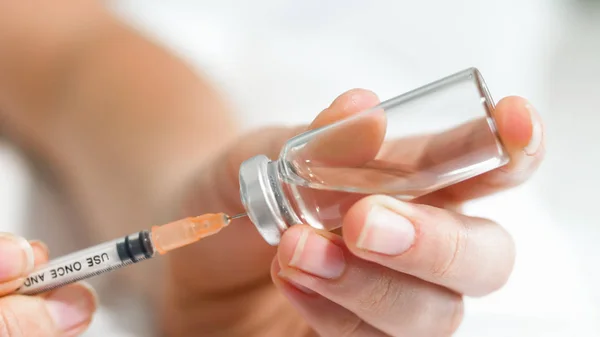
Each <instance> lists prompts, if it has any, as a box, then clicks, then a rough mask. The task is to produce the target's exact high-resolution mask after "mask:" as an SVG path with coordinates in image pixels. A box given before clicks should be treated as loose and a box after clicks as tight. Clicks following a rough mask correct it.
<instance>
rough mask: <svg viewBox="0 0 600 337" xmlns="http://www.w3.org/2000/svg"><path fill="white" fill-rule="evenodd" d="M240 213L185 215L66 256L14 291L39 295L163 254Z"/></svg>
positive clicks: (213, 231)
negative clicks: (232, 214) (231, 214)
mask: <svg viewBox="0 0 600 337" xmlns="http://www.w3.org/2000/svg"><path fill="white" fill-rule="evenodd" d="M242 216H245V214H238V215H234V216H231V217H230V216H228V215H227V214H224V213H217V214H204V215H201V216H198V217H190V218H185V219H181V220H177V221H174V222H171V223H168V224H166V225H162V226H154V227H152V228H151V230H150V231H147V230H143V231H140V232H137V233H134V234H131V235H128V236H125V237H123V238H120V239H116V240H113V241H109V242H105V243H102V244H99V245H97V246H93V247H90V248H87V249H83V250H80V251H78V252H74V253H71V254H68V255H65V256H63V257H60V258H58V259H55V260H51V261H50V262H48V263H46V264H44V265H41V266H39V267H38V268H36V269H35V270H34V271H33V272H31V273H30V274H29V275H28V276H27V277H25V280H24V283H23V285H22V286H21V287H20V288H19V289H18V290H16V291H15V293H18V294H24V295H35V294H39V293H42V292H46V291H48V290H52V289H55V288H58V287H62V286H64V285H67V284H69V283H73V282H77V281H80V280H83V279H87V278H90V277H92V276H96V275H100V274H102V273H105V272H108V271H111V270H115V269H118V268H121V267H124V266H127V265H129V264H133V263H136V262H140V261H143V260H147V259H150V258H152V257H154V256H155V255H156V253H157V252H158V253H159V254H161V255H162V254H166V253H167V252H169V251H171V250H174V249H177V248H180V247H183V246H186V245H189V244H191V243H194V242H196V241H198V240H200V239H202V238H204V237H207V236H210V235H213V234H216V233H217V232H219V231H220V230H221V229H222V228H223V227H225V226H227V225H228V224H229V223H230V222H231V220H233V219H237V218H239V217H242Z"/></svg>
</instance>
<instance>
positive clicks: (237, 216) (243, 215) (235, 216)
mask: <svg viewBox="0 0 600 337" xmlns="http://www.w3.org/2000/svg"><path fill="white" fill-rule="evenodd" d="M245 216H248V214H247V213H239V214H236V215H232V216H230V217H229V220H235V219H239V218H243V217H245Z"/></svg>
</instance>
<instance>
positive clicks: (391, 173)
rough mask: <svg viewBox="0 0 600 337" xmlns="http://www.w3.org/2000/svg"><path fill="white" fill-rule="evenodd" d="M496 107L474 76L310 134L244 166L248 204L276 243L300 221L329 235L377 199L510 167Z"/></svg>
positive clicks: (465, 74)
mask: <svg viewBox="0 0 600 337" xmlns="http://www.w3.org/2000/svg"><path fill="white" fill-rule="evenodd" d="M493 109H494V102H493V100H492V98H491V96H490V94H489V92H488V90H487V87H486V85H485V83H484V80H483V78H482V76H481V74H480V73H479V71H477V70H476V69H467V70H465V71H462V72H459V73H457V74H454V75H451V76H449V77H446V78H443V79H441V80H439V81H436V82H434V83H431V84H429V85H426V86H424V87H421V88H418V89H416V90H413V91H411V92H408V93H406V94H404V95H401V96H398V97H396V98H392V99H390V100H388V101H386V102H383V103H381V104H379V105H378V106H375V107H373V108H371V109H368V110H366V111H364V112H362V113H358V114H355V115H352V116H350V117H348V118H345V119H342V120H340V121H337V122H335V123H333V124H330V125H326V126H324V127H320V128H318V129H316V130H311V131H308V132H306V133H304V134H301V135H299V136H297V137H295V138H293V139H290V140H289V141H288V142H287V143H286V144H285V146H284V148H283V150H282V151H281V154H280V156H279V158H278V159H276V160H274V161H271V160H270V159H269V158H267V157H265V156H257V157H253V158H251V159H249V160H247V161H246V162H244V163H243V164H242V166H241V169H240V185H241V199H242V202H243V204H244V207H245V208H246V211H247V212H248V215H249V217H250V219H251V220H252V222H253V223H254V224H255V225H256V226H257V228H258V230H259V232H260V233H261V234H262V235H263V237H264V238H265V240H266V241H267V242H269V243H270V244H273V245H277V244H278V242H279V240H280V238H281V234H282V233H283V232H284V231H285V230H286V229H287V228H289V226H291V225H294V224H300V223H306V224H309V225H311V226H313V227H315V228H319V229H326V230H331V229H335V228H337V227H339V226H341V220H342V217H343V215H344V214H345V212H346V211H347V210H348V208H349V207H350V206H351V205H352V204H354V203H355V202H356V201H358V200H359V199H360V198H362V197H364V196H366V195H370V194H385V195H390V196H393V197H395V198H398V199H401V200H412V199H414V198H417V197H421V196H423V195H426V194H428V193H431V192H434V191H437V190H439V189H442V188H444V187H447V186H449V185H452V184H455V183H458V182H461V181H464V180H466V179H469V178H472V177H475V176H477V175H480V174H482V173H484V172H487V171H491V170H493V169H495V168H498V167H500V166H502V165H504V164H506V163H508V160H509V158H508V155H507V153H506V151H505V149H504V147H503V145H502V142H501V140H500V138H499V135H498V132H497V130H496V125H495V121H494V119H493V117H492V112H493Z"/></svg>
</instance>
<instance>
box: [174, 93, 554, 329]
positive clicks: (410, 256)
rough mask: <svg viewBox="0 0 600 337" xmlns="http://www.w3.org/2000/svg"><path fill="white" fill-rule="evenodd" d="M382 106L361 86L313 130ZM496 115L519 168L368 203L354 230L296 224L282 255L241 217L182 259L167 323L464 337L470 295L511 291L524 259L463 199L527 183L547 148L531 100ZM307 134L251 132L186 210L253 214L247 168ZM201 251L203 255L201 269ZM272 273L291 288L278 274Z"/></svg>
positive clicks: (506, 104) (509, 102) (353, 215)
mask: <svg viewBox="0 0 600 337" xmlns="http://www.w3.org/2000/svg"><path fill="white" fill-rule="evenodd" d="M377 103H378V100H377V97H376V96H375V95H373V94H372V93H370V92H368V91H364V90H352V91H349V92H347V93H345V94H343V95H341V96H340V97H338V98H337V99H336V100H335V101H334V102H333V103H332V105H331V106H330V107H329V108H327V109H326V110H324V111H323V112H322V113H321V115H319V117H318V118H317V119H316V121H315V122H314V123H313V126H315V124H321V123H323V124H328V123H331V122H332V121H334V120H337V119H339V118H342V117H343V116H347V115H349V114H353V113H357V112H359V111H362V110H363V109H365V108H368V107H371V106H373V105H375V104H377ZM495 119H496V121H497V126H498V129H499V130H498V131H499V133H500V135H501V138H502V140H503V143H504V145H505V146H506V148H507V150H508V152H509V154H510V156H511V162H510V164H509V165H507V166H505V167H502V168H499V169H496V170H494V171H492V172H489V173H486V174H483V175H481V176H478V177H476V178H473V179H471V180H468V181H465V182H462V183H459V184H456V185H454V186H450V187H448V188H445V189H443V190H440V191H438V192H435V193H432V194H430V195H427V196H426V197H423V198H420V199H418V200H414V201H413V202H411V203H408V202H401V201H398V200H396V199H393V198H390V197H386V196H369V197H366V198H364V199H362V200H360V201H358V202H357V203H356V204H354V205H353V206H352V207H351V208H350V209H349V211H348V212H347V213H346V215H345V217H344V220H343V224H342V225H343V226H342V233H343V235H337V234H334V233H331V232H323V231H318V230H315V229H313V228H311V227H309V226H294V227H292V228H290V229H289V230H288V231H287V232H286V233H285V234H284V235H283V237H282V240H281V243H280V245H279V247H277V251H276V252H275V251H274V248H272V247H269V246H268V245H266V243H265V242H264V240H263V239H262V238H261V237H259V235H258V234H257V232H256V229H255V228H254V226H253V225H252V224H251V223H249V222H248V221H239V223H235V224H232V226H230V227H229V228H226V229H225V230H224V231H223V232H222V234H219V235H216V236H214V237H211V238H209V239H207V240H205V241H203V242H202V243H201V244H198V245H195V246H193V247H189V248H187V249H182V250H181V251H180V252H174V254H173V255H172V259H171V263H172V267H173V268H174V269H173V272H174V273H173V282H174V284H176V285H177V286H176V287H173V288H172V294H173V295H174V296H173V299H174V300H173V303H172V304H173V306H172V307H171V310H170V311H169V313H175V314H174V315H169V314H168V315H167V316H166V321H167V329H169V331H171V332H173V333H174V334H175V335H179V334H183V335H184V334H186V333H188V332H190V331H202V332H204V333H205V334H206V335H211V334H212V335H226V336H237V335H244V336H253V335H256V336H266V335H269V336H280V335H286V336H307V335H312V334H314V332H316V333H318V334H319V335H321V336H387V335H391V336H446V335H450V334H452V333H453V332H454V331H455V330H456V329H457V327H458V326H459V324H460V322H461V320H462V315H463V301H462V296H463V295H464V296H482V295H486V294H489V293H491V292H493V291H495V290H497V289H499V288H500V287H501V286H502V285H503V284H504V283H505V282H506V280H507V278H508V277H509V275H510V272H511V270H512V266H513V262H514V256H515V249H514V245H513V241H512V239H511V237H510V235H509V234H508V233H507V232H506V231H505V230H504V229H503V228H502V227H501V226H499V225H498V224H495V223H494V222H493V221H491V220H487V219H481V218H473V217H468V216H465V215H462V214H460V213H459V209H460V205H461V203H462V202H464V201H467V200H470V199H473V198H477V197H481V196H485V195H488V194H491V193H494V192H496V191H499V190H502V189H506V188H510V187H513V186H516V185H518V184H519V183H521V182H523V181H525V180H526V179H527V178H528V177H529V175H530V174H531V173H532V172H533V171H534V170H535V168H536V167H537V166H538V164H539V163H540V161H541V159H542V157H543V153H544V147H543V131H542V126H541V120H540V118H539V116H538V115H537V114H536V113H535V111H534V110H533V108H531V106H530V105H529V104H528V103H527V102H526V101H525V100H524V99H522V98H518V97H509V98H505V99H503V100H502V101H500V102H499V103H498V105H497V109H496V111H495ZM298 132H299V130H298V129H287V128H281V129H271V130H261V131H260V132H257V133H255V134H252V135H250V136H246V137H244V141H241V142H239V143H237V144H236V145H235V146H233V147H232V149H231V150H230V151H229V152H227V153H226V154H224V155H223V156H222V157H221V158H220V159H219V160H217V161H216V162H215V163H214V164H213V165H210V166H209V169H208V170H209V171H207V172H202V174H201V175H200V177H201V178H200V179H199V180H198V184H197V185H196V186H193V188H194V190H193V191H192V192H191V197H190V198H189V199H188V204H187V205H189V206H188V208H186V213H189V214H198V213H202V212H208V211H212V212H214V211H225V212H230V213H231V214H234V213H237V212H240V211H242V207H241V204H240V202H239V191H238V185H237V172H238V171H237V170H238V168H239V165H240V163H241V162H242V161H243V160H245V159H247V158H249V157H250V156H253V155H256V154H259V153H263V154H267V155H269V156H271V157H276V156H277V154H278V151H279V148H280V146H281V145H282V144H283V142H285V140H287V139H289V138H290V137H291V136H292V135H294V134H296V133H298ZM199 191H200V193H198V192H199ZM208 191H211V192H212V193H210V194H209V193H208ZM215 252H219V253H215ZM274 254H276V255H275V257H274V258H273V255H274ZM192 255H194V256H198V257H201V258H199V259H197V260H196V261H194V263H193V264H191V263H190V260H189V256H192ZM186 257H187V258H186ZM269 268H270V275H271V278H272V280H273V282H274V284H275V288H276V289H277V290H278V291H279V292H276V291H274V289H273V288H272V285H271V282H270V280H268V279H267V277H266V276H267V274H268V270H269ZM280 294H283V295H284V296H285V297H286V298H287V300H288V301H289V304H288V302H285V301H282V300H281V296H280ZM290 304H291V305H290Z"/></svg>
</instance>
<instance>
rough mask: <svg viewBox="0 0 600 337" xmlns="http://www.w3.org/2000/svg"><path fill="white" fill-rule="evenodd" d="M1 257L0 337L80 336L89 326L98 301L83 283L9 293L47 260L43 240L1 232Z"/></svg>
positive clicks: (46, 251)
mask: <svg viewBox="0 0 600 337" xmlns="http://www.w3.org/2000/svg"><path fill="white" fill-rule="evenodd" d="M0 257H1V259H0V336H2V337H39V336H49V337H53V336H56V337H59V336H61V337H62V336H77V335H79V334H81V333H82V332H83V331H84V330H85V329H86V328H87V327H88V325H89V324H90V322H91V320H92V314H93V313H94V311H95V310H96V300H95V295H94V293H93V291H92V290H91V289H90V288H89V287H87V286H86V285H84V284H72V285H69V286H66V287H63V288H60V289H57V290H54V291H52V292H49V293H46V294H44V295H42V296H22V295H8V294H10V293H12V292H14V291H15V290H16V289H18V288H19V287H20V286H21V284H22V283H23V280H24V279H23V278H24V277H25V276H26V275H27V274H29V273H30V272H31V271H32V270H33V268H34V266H37V265H40V264H43V263H45V262H47V261H48V250H47V249H46V246H45V245H44V244H43V243H41V242H39V241H31V242H28V241H27V240H25V239H23V238H21V237H17V236H14V235H11V234H4V233H0ZM3 296H4V297H3Z"/></svg>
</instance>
